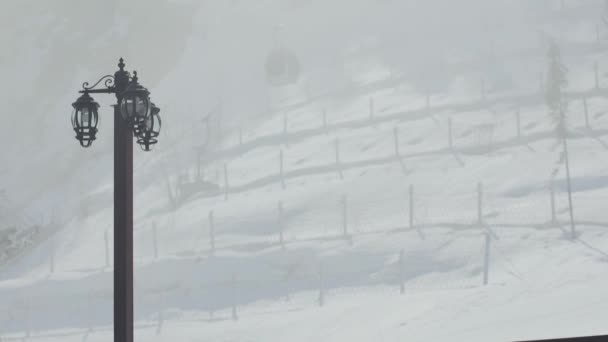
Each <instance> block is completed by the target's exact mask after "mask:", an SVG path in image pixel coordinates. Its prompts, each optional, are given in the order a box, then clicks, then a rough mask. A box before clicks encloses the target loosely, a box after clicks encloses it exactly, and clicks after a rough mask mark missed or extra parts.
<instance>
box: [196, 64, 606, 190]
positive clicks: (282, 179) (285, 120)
mask: <svg viewBox="0 0 608 342" xmlns="http://www.w3.org/2000/svg"><path fill="white" fill-rule="evenodd" d="M597 65H598V64H597V62H595V63H594V72H595V88H596V89H599V75H598V66H597ZM541 79H542V74H541ZM482 100H484V101H485V83H484V82H482ZM582 104H583V112H584V117H585V128H587V129H591V123H590V120H589V110H588V104H587V97H583V99H582ZM426 111H427V112H428V113H430V96H429V95H428V94H427V96H426ZM374 113H375V102H374V99H373V98H370V99H369V119H370V121H371V120H373V119H374V117H375V114H374ZM322 120H323V121H322V123H323V129H324V130H325V131H326V132H327V112H326V110H325V109H323V110H322ZM515 123H516V125H515V133H516V137H517V139H518V140H521V138H522V130H521V111H520V109H519V108H518V109H516V110H515ZM287 128H288V116H287V114H286V113H285V114H284V115H283V130H282V135H283V137H284V142H285V145H288V143H289V142H288V136H289V134H288V130H287ZM393 139H394V144H393V145H394V154H395V157H396V158H397V159H399V160H401V159H400V158H401V151H400V145H399V127H398V126H397V125H395V127H394V128H393ZM242 145H243V131H242V128H239V146H242ZM448 148H449V150H450V151H452V152H454V151H455V146H454V134H453V123H452V118H451V117H448ZM334 153H335V165H336V171H337V174H338V176H339V178H340V179H344V170H343V165H342V163H341V158H340V141H339V139H338V138H336V139H335V140H334ZM197 158H198V159H197V174H198V177H199V179H200V173H201V170H200V169H201V160H200V153H199V154H198V156H197ZM223 168H224V198H225V199H228V193H229V191H230V188H229V186H230V184H229V181H228V165H227V163H224V165H223ZM279 179H280V182H281V187H282V188H283V189H285V188H286V183H285V164H284V152H283V150H280V152H279Z"/></svg>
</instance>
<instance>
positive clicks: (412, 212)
mask: <svg viewBox="0 0 608 342" xmlns="http://www.w3.org/2000/svg"><path fill="white" fill-rule="evenodd" d="M409 193H410V217H409V219H410V229H414V186H413V185H412V184H410V188H409Z"/></svg>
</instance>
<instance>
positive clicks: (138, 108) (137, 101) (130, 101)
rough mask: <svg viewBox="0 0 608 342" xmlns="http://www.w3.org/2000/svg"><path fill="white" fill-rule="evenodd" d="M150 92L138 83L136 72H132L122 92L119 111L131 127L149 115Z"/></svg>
mask: <svg viewBox="0 0 608 342" xmlns="http://www.w3.org/2000/svg"><path fill="white" fill-rule="evenodd" d="M150 109H151V105H150V92H149V91H148V89H146V88H144V87H143V86H142V85H141V84H139V82H138V79H137V72H133V79H132V80H131V82H130V83H129V85H128V86H127V89H125V91H124V93H122V100H121V101H120V113H121V114H122V117H123V119H124V120H125V122H126V123H127V125H129V127H131V128H135V127H136V126H138V125H139V124H140V123H143V122H144V120H145V119H146V117H148V116H149V115H150Z"/></svg>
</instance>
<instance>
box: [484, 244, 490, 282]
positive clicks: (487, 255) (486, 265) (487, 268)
mask: <svg viewBox="0 0 608 342" xmlns="http://www.w3.org/2000/svg"><path fill="white" fill-rule="evenodd" d="M484 235H485V240H486V247H485V253H484V263H483V284H484V285H488V276H489V273H490V233H489V232H485V234H484Z"/></svg>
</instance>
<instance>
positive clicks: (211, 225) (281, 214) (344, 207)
mask: <svg viewBox="0 0 608 342" xmlns="http://www.w3.org/2000/svg"><path fill="white" fill-rule="evenodd" d="M548 188H549V195H550V224H551V225H555V224H557V215H556V200H555V196H556V195H555V182H554V181H553V180H551V181H550V182H549V186H548ZM477 194H478V195H477V198H478V200H477V222H478V224H479V225H480V226H483V225H484V222H483V210H482V208H483V186H482V183H479V184H478V187H477ZM408 195H409V196H408V197H409V203H408V204H409V205H408V211H409V215H408V220H409V221H408V227H409V230H411V231H414V230H415V231H416V232H417V233H418V234H419V236H420V238H421V239H425V236H424V232H423V231H422V229H421V227H422V226H421V225H420V224H416V223H415V198H414V186H413V185H409V187H408ZM339 204H340V206H339V207H340V219H341V220H340V222H341V228H342V229H341V235H342V237H343V238H344V239H350V238H351V236H350V232H349V226H348V217H349V213H348V210H349V205H348V197H347V195H345V194H343V195H342V196H341V197H340V201H339ZM151 227H152V229H151V231H152V252H153V256H154V259H158V258H159V245H158V227H157V224H156V222H153V223H152V224H151ZM277 227H278V243H279V245H280V246H281V248H282V249H283V250H285V249H286V239H285V228H286V221H285V208H284V203H283V201H279V202H278V203H277ZM208 229H209V230H208V234H209V255H211V256H213V255H215V252H216V223H215V216H214V211H213V210H212V211H210V212H209V215H208ZM573 236H574V232H573ZM487 244H488V246H489V242H487ZM488 248H489V247H488ZM55 249H56V248H55V244H54V242H53V241H51V253H50V258H49V270H50V273H54V272H55V269H56V266H55V259H56V257H55ZM104 251H105V267H106V268H108V267H110V260H111V256H110V253H111V250H110V238H109V234H108V231H107V230H106V231H104ZM488 253H489V252H488Z"/></svg>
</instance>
